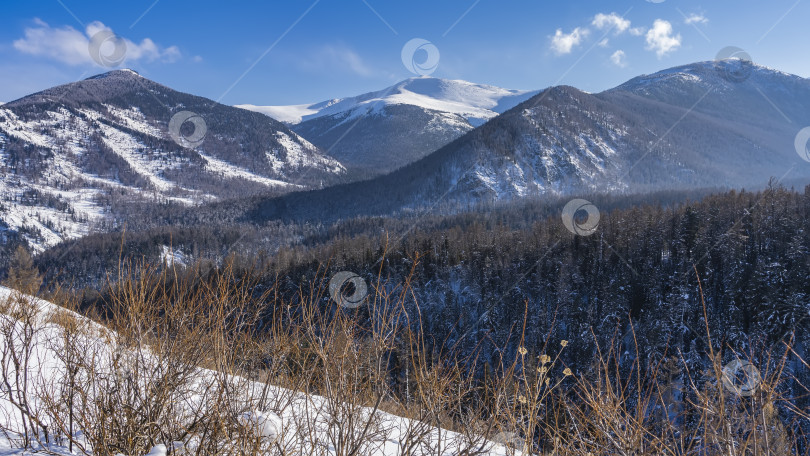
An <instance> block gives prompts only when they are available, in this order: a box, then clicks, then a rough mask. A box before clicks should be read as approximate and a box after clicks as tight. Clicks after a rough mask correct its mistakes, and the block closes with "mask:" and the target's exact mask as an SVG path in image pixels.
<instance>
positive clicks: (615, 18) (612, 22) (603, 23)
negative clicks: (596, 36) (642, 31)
mask: <svg viewBox="0 0 810 456" xmlns="http://www.w3.org/2000/svg"><path fill="white" fill-rule="evenodd" d="M591 25H593V26H594V27H596V28H597V29H599V30H607V29H610V30H613V32H614V33H615V34H617V35H620V34H622V33H624V32H626V31H627V30H628V29H629V28H630V21H629V20H627V19H625V18H623V17H621V16H619V15H618V14H616V13H610V14H604V13H599V14H597V15H596V16H595V17H594V18H593V21H592V22H591Z"/></svg>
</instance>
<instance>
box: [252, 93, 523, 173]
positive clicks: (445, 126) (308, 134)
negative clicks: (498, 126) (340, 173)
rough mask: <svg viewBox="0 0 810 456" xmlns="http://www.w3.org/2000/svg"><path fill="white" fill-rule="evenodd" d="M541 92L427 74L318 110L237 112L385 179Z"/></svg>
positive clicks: (299, 107) (316, 107)
mask: <svg viewBox="0 0 810 456" xmlns="http://www.w3.org/2000/svg"><path fill="white" fill-rule="evenodd" d="M535 94H537V91H519V90H509V89H503V88H500V87H493V86H489V85H483V84H473V83H470V82H467V81H458V80H446V79H436V78H429V77H422V78H411V79H406V80H404V81H402V82H400V83H398V84H395V85H393V86H391V87H388V88H386V89H383V90H380V91H376V92H369V93H365V94H362V95H358V96H355V97H349V98H337V99H333V100H328V101H324V102H321V103H315V104H311V105H294V106H254V105H238V106H237V107H240V108H244V109H249V110H251V111H256V112H261V113H263V114H267V115H268V116H270V117H273V118H275V119H277V120H279V121H282V122H286V123H287V124H288V125H290V126H291V128H292V129H293V130H294V131H295V132H297V133H298V134H300V135H301V136H303V137H305V138H307V140H309V141H310V142H312V143H313V144H315V145H317V146H318V147H320V148H322V149H323V150H325V151H327V152H328V153H329V155H331V156H332V157H334V158H335V159H337V160H338V161H340V162H341V163H343V164H344V165H346V166H347V167H348V168H350V169H354V170H357V171H359V172H360V173H362V174H361V175H379V174H384V173H387V172H390V171H393V170H395V169H397V168H400V167H402V166H404V165H407V164H409V163H411V162H414V161H416V160H418V159H420V158H422V157H424V156H425V155H427V154H428V153H430V152H432V151H434V150H436V149H438V148H440V147H442V146H444V145H446V144H447V143H449V142H450V141H452V140H454V139H456V138H458V137H460V136H461V135H463V134H464V133H466V132H468V131H470V130H472V129H473V128H475V127H478V126H480V125H482V124H483V123H485V122H486V121H488V120H489V119H492V118H493V117H495V116H497V115H498V114H500V113H503V112H504V111H506V110H508V109H511V108H513V107H514V106H516V105H518V104H519V103H521V102H523V101H525V100H527V99H529V98H531V97H532V96H533V95H535Z"/></svg>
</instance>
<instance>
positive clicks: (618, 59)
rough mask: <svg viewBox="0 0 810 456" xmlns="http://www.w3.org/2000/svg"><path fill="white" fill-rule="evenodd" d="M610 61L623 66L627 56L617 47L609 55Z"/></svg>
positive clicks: (620, 66)
mask: <svg viewBox="0 0 810 456" xmlns="http://www.w3.org/2000/svg"><path fill="white" fill-rule="evenodd" d="M610 61H611V62H613V64H614V65H616V66H617V67H619V68H624V67H626V66H627V56H626V55H625V53H624V51H622V50H621V49H619V50H618V51H616V52H614V53H613V54H612V55H611V56H610Z"/></svg>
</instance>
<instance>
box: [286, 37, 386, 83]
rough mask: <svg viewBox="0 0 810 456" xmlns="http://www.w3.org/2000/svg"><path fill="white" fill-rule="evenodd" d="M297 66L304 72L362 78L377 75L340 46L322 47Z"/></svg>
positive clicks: (360, 59)
mask: <svg viewBox="0 0 810 456" xmlns="http://www.w3.org/2000/svg"><path fill="white" fill-rule="evenodd" d="M298 66H299V67H300V68H301V69H303V70H306V71H318V72H321V71H343V72H349V73H353V74H356V75H358V76H363V77H371V76H376V75H378V73H379V72H378V71H376V70H375V69H374V68H373V67H372V66H371V65H369V64H368V63H366V62H365V61H364V60H363V58H362V57H361V56H360V55H359V54H358V53H357V52H355V51H354V50H353V49H351V48H349V47H347V46H345V45H342V44H340V45H326V46H322V47H320V48H318V49H316V50H315V51H313V52H310V53H308V54H307V55H306V56H302V57H301V58H300V59H298Z"/></svg>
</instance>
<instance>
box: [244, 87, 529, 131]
mask: <svg viewBox="0 0 810 456" xmlns="http://www.w3.org/2000/svg"><path fill="white" fill-rule="evenodd" d="M536 93H537V91H521V90H509V89H503V88H500V87H494V86H489V85H484V84H474V83H471V82H467V81H461V80H447V79H437V78H410V79H406V80H405V81H402V82H400V83H399V84H396V85H394V86H391V87H388V88H386V89H383V90H380V91H378V92H370V93H366V94H363V95H359V96H356V97H349V98H338V99H333V100H328V101H324V102H320V103H314V104H303V105H291V106H256V105H252V104H243V105H237V107H238V108H243V109H248V110H251V111H256V112H261V113H263V114H266V115H268V116H270V117H272V118H274V119H276V120H279V121H281V122H287V123H289V124H297V123H300V122H303V121H307V120H311V119H315V118H318V117H322V116H329V115H334V114H338V113H343V112H349V113H350V115H349V118H353V117H354V116H356V115H366V114H368V113H369V108H372V112H377V111H381V110H382V108H383V107H385V106H388V105H397V104H404V105H412V106H419V107H421V108H425V109H430V110H433V111H440V112H445V113H451V114H458V115H460V116H462V117H464V118H466V119H467V121H468V122H469V123H470V124H471V125H473V126H478V125H481V124H483V123H484V122H486V121H487V120H489V119H491V118H493V117H495V116H497V115H498V114H500V113H502V112H504V111H506V110H508V109H511V108H513V107H515V106H516V105H518V104H519V103H520V102H522V101H525V100H527V99H529V98H531V97H532V96H533V95H535V94H536Z"/></svg>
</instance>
